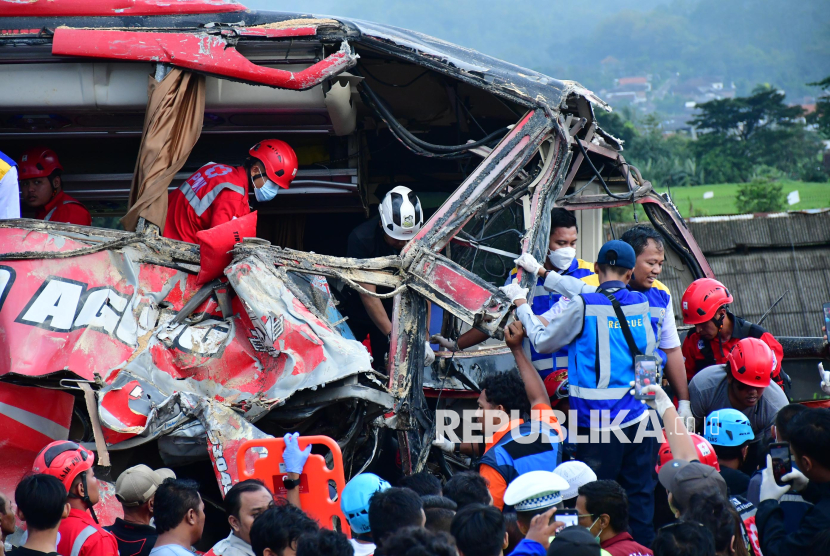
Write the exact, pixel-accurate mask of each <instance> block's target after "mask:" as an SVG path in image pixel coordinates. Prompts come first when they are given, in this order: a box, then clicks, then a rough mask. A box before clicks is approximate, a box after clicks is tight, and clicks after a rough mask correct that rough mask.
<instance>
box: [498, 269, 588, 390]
mask: <svg viewBox="0 0 830 556" xmlns="http://www.w3.org/2000/svg"><path fill="white" fill-rule="evenodd" d="M516 273H517V270H516V269H515V268H514V269H513V270H512V271H510V276H508V277H507V282H505V286H506V285H507V284H511V283H513V280H514V279H515V278H516ZM565 276H573V277H574V278H579V279H583V280H584V279H585V278H587V277H589V276H596V275H595V274H594V265H593V264H592V263H589V262H586V261H583V260H582V259H574V260H573V261H571V266H569V267H568V270H567V271H566V272H565ZM585 281H587V280H585ZM544 284H545V279H544V278H542V277H539V278H538V279H537V280H536V288H535V289H534V290H533V300H532V301H531V302H530V309H531V311H533V314H534V315H542V314H544V313H546V312H548V311H549V310H550V309H551V307H553V306H554V305H556V303H557V302H558V301H559V300H560V299H561V298H562V294H560V293H553V292H549V291H548V290H546V289H545V286H544ZM524 343H525V352H527V348H528V347H529V348H530V361H531V362H532V363H533V366H534V367H535V368H536V370H537V371H539V376H541V377H542V380H544V379H545V378H547V377H548V375H550V374H551V373H552V372H553V371H555V370H559V369H567V368H568V346H565V347H563V348H561V349H560V350H559V351H556V352H554V353H539V352H537V351H536V350H535V349H534V348H533V344H531V343H530V340H529V339H527V338H525V339H524Z"/></svg>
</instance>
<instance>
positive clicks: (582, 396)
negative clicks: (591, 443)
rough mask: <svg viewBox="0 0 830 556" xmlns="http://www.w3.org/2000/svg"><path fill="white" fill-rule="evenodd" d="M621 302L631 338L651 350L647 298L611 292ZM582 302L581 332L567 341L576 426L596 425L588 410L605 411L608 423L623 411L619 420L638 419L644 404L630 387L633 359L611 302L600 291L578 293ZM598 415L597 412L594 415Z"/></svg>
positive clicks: (652, 331) (647, 351)
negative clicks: (583, 307)
mask: <svg viewBox="0 0 830 556" xmlns="http://www.w3.org/2000/svg"><path fill="white" fill-rule="evenodd" d="M613 294H614V297H616V298H617V301H619V303H620V306H621V308H622V311H623V314H624V315H625V316H626V320H627V322H628V327H629V329H630V330H631V335H632V336H633V338H634V342H635V343H636V344H637V347H638V348H639V350H640V351H641V352H642V353H643V354H644V355H654V350H655V348H656V346H657V342H656V333H657V330H656V326H657V325H656V323H655V322H654V321H653V320H652V319H651V315H650V313H649V303H648V298H647V297H646V296H645V295H644V294H642V293H640V292H634V291H629V290H627V289H617V290H614V291H613ZM579 297H581V298H582V299H583V300H584V302H585V320H584V321H583V323H582V331H581V332H580V333H579V335H578V336H577V337H576V339H575V340H574V341H573V342H571V344H570V345H569V346H568V379H569V381H570V386H569V390H568V391H569V395H570V400H571V409H574V410H576V411H577V412H578V418H577V424H578V426H580V427H593V428H600V427H602V426H603V424H602V423H600V422H599V421H598V422H595V423H591V410H596V411H600V412H604V411H606V410H607V411H608V419H609V422H608V423H607V424H605V425H604V426H608V425H610V423H611V422H612V421H614V420H615V419H616V418H617V416H618V415H619V414H620V412H622V411H626V412H627V413H626V414H625V415H624V416H623V417H622V418H621V420H620V421H619V422H618V423H617V424H618V425H624V424H626V423H628V422H630V421H634V420H638V419H639V418H640V417H641V416H642V415H643V413H645V412H646V410H647V406H646V405H644V404H643V403H641V402H640V401H639V400H635V399H634V396H632V395H631V394H630V393H629V392H630V390H631V386H630V385H629V383H630V382H631V381H632V380H634V362H633V357H632V355H631V351H630V350H629V348H628V344H627V342H626V341H625V336H624V335H623V330H622V328H620V323H619V321H618V320H617V316H616V313H615V312H614V307H613V305H612V304H611V301H609V299H608V298H607V297H605V295H603V294H602V293H600V292H597V293H587V294H581V295H580V296H579ZM600 418H601V414H597V419H600Z"/></svg>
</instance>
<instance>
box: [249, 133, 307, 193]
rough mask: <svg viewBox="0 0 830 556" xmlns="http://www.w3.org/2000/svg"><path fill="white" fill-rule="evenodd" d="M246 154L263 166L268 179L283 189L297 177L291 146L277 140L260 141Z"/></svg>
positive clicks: (295, 155)
mask: <svg viewBox="0 0 830 556" xmlns="http://www.w3.org/2000/svg"><path fill="white" fill-rule="evenodd" d="M248 154H250V155H251V156H253V157H254V158H256V159H257V160H259V161H260V162H262V164H264V165H265V174H266V175H267V176H268V179H269V180H271V181H272V182H274V183H275V184H277V185H279V186H280V187H282V188H283V189H288V184H290V183H291V182H292V181H293V180H294V177H295V176H296V175H297V153H295V152H294V149H292V148H291V145H289V144H288V143H286V142H285V141H280V140H279V139H266V140H265V141H260V142H259V143H257V144H256V145H254V146H253V147H251V150H250V151H248Z"/></svg>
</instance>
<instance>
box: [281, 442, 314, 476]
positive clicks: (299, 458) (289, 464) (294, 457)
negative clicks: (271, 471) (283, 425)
mask: <svg viewBox="0 0 830 556" xmlns="http://www.w3.org/2000/svg"><path fill="white" fill-rule="evenodd" d="M298 436H300V433H298V432H295V433H293V434H292V433H290V432H289V433H286V435H285V436H283V437H282V439H283V440H284V441H285V451H284V452H283V453H282V461H283V462H284V463H285V471H286V472H287V473H297V474H300V473H302V472H303V467H305V462H306V461H307V460H308V456H309V455H310V454H311V444H309V445H308V446H306V448H305V450H300V444H299V442H297V437H298Z"/></svg>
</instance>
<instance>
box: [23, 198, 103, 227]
mask: <svg viewBox="0 0 830 556" xmlns="http://www.w3.org/2000/svg"><path fill="white" fill-rule="evenodd" d="M35 218H37V219H38V220H46V221H47V222H66V223H67V224H78V225H80V226H91V225H92V217H91V216H90V215H89V211H88V210H86V207H85V206H84V205H83V204H81V202H80V201H78V200H76V199H73V198H72V197H70V196H69V195H67V194H66V193H65V192H64V191H63V190H61V191H60V192H59V193H58V194H57V195H55V196H54V197H53V198H52V200H51V201H49V202H48V203H46V204H45V205H44V206H42V207H41V208H40V209H39V210H38V211H37V214H35Z"/></svg>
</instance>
